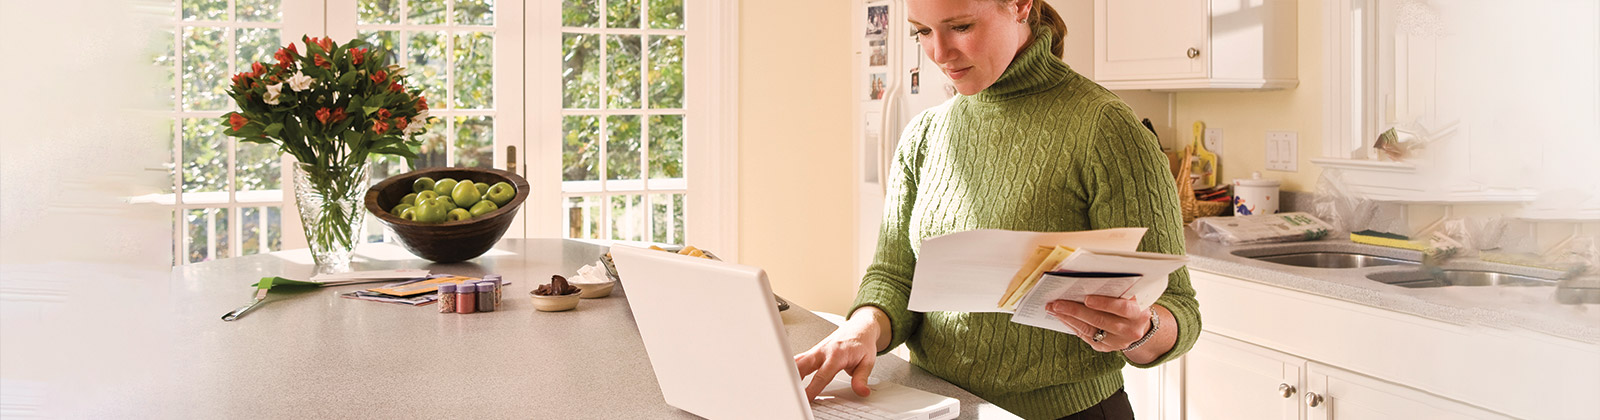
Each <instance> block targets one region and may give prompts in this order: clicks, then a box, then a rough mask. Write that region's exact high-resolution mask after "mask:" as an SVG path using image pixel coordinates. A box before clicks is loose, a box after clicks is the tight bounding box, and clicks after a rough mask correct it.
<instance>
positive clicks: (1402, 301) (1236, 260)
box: [1186, 230, 1600, 344]
mask: <svg viewBox="0 0 1600 420" xmlns="http://www.w3.org/2000/svg"><path fill="white" fill-rule="evenodd" d="M1186 239H1187V243H1188V253H1189V257H1190V261H1189V268H1190V269H1192V270H1200V271H1206V272H1211V273H1216V274H1221V275H1225V276H1229V277H1234V278H1239V279H1244V280H1249V281H1254V282H1259V283H1263V284H1269V285H1273V286H1278V287H1283V288H1286V289H1291V290H1297V291H1302V292H1306V293H1310V294H1314V295H1319V296H1326V297H1330V298H1335V299H1340V300H1345V301H1349V302H1354V303H1359V304H1362V305H1367V306H1371V307H1375V308H1380V309H1386V310H1390V311H1395V312H1401V313H1406V314H1412V315H1417V316H1421V317H1425V318H1430V319H1435V320H1439V321H1444V322H1449V323H1454V324H1463V325H1481V326H1487V327H1492V328H1500V329H1508V330H1531V331H1538V332H1542V333H1546V334H1550V335H1555V336H1559V337H1565V338H1569V339H1573V340H1577V341H1581V342H1586V343H1590V344H1600V304H1584V305H1571V304H1560V303H1557V302H1556V301H1555V297H1554V293H1555V288H1554V287H1549V286H1544V287H1515V286H1483V287H1460V286H1456V287H1438V288H1416V289H1410V288H1404V287H1399V286H1392V285H1388V284H1383V283H1380V282H1377V281H1373V280H1370V279H1368V278H1367V275H1369V274H1373V273H1378V272H1391V271H1411V270H1416V268H1414V267H1405V266H1380V267H1365V268H1355V269H1326V268H1308V267H1295V266H1289V265H1282V264H1276V263H1270V262H1265V261H1258V260H1253V259H1250V258H1246V257H1241V256H1238V255H1234V253H1235V252H1239V253H1240V254H1244V255H1276V254H1284V253H1292V252H1303V251H1307V250H1309V248H1310V247H1317V248H1320V249H1324V250H1332V251H1350V252H1360V253H1367V254H1372V255H1379V256H1388V257H1396V258H1402V259H1408V260H1418V259H1420V258H1421V255H1422V254H1421V253H1420V252H1417V251H1410V250H1403V249H1392V248H1383V247H1375V246H1369V245H1363V244H1356V243H1352V242H1350V241H1349V240H1348V238H1347V237H1341V238H1330V239H1325V240H1322V241H1315V242H1295V243H1283V244H1261V245H1241V246H1228V245H1223V244H1221V243H1218V242H1212V241H1207V240H1203V239H1201V238H1200V237H1199V236H1198V235H1197V234H1196V233H1195V232H1194V231H1193V230H1189V231H1188V235H1187V238H1186ZM1330 247H1331V248H1330ZM1447 268H1462V269H1490V270H1495V269H1499V270H1509V271H1512V272H1520V273H1519V274H1529V275H1541V274H1543V275H1545V276H1548V275H1549V273H1548V272H1542V271H1541V270H1537V269H1530V268H1522V267H1515V266H1505V265H1497V264H1488V263H1482V262H1452V263H1450V264H1449V265H1447ZM1198 292H1199V293H1200V296H1199V298H1200V302H1201V307H1202V308H1204V307H1205V291H1204V290H1200V291H1198ZM1202 310H1203V309H1202Z"/></svg>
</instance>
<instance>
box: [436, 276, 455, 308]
mask: <svg viewBox="0 0 1600 420" xmlns="http://www.w3.org/2000/svg"><path fill="white" fill-rule="evenodd" d="M455 312H456V285H455V284H454V283H445V284H441V285H439V313H441V314H453V313H455Z"/></svg>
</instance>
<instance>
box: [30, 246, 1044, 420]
mask: <svg viewBox="0 0 1600 420" xmlns="http://www.w3.org/2000/svg"><path fill="white" fill-rule="evenodd" d="M604 252H605V248H604V247H602V246H598V245H593V244H588V243H584V242H579V241H570V240H558V239H507V240H502V241H501V242H500V243H499V244H497V245H496V246H495V248H494V249H492V250H490V251H489V253H488V254H486V255H484V256H482V257H479V258H477V259H474V260H471V261H469V262H463V263H454V264H432V263H430V262H428V261H424V260H421V259H418V258H416V257H414V256H412V255H411V254H409V253H407V252H406V251H404V250H402V249H400V248H399V247H398V246H395V245H391V244H366V245H362V246H361V247H360V248H359V249H358V250H357V252H356V254H357V256H356V262H355V263H354V264H353V268H354V269H356V270H375V269H395V268H426V269H429V270H432V271H433V272H434V273H436V274H439V273H448V274H459V275H467V276H473V277H477V276H481V275H483V274H486V273H499V274H502V275H503V276H504V277H505V279H507V280H508V281H511V282H512V284H510V285H508V286H506V290H505V293H504V299H503V301H502V303H501V306H500V307H499V308H497V310H496V311H494V312H489V313H476V314H440V313H438V309H437V306H433V305H428V306H423V307H411V306H407V305H400V304H390V303H381V302H370V301H360V300H353V299H345V298H341V297H338V296H337V294H338V293H340V292H346V291H351V290H358V289H362V288H368V287H373V286H374V285H373V284H367V285H347V286H335V287H328V288H320V289H309V290H306V289H302V290H299V291H274V292H273V293H271V295H270V296H269V297H268V298H267V301H266V302H264V303H263V304H262V305H261V306H259V307H258V308H256V309H255V310H254V311H252V312H250V313H248V314H246V315H245V316H243V317H241V318H239V319H238V320H237V321H234V322H223V321H222V320H220V319H219V318H220V317H221V316H222V314H223V313H225V312H228V311H230V310H233V309H235V308H238V307H240V306H241V305H244V304H245V303H248V302H249V300H250V298H251V296H252V294H253V291H254V289H253V288H251V287H250V286H249V285H250V284H252V283H253V282H255V280H256V279H258V278H260V277H262V276H269V275H278V276H283V277H287V278H296V279H304V278H307V277H309V275H310V273H311V272H312V269H313V267H312V265H310V255H309V253H308V252H307V251H306V250H294V251H283V252H275V253H271V254H263V255H253V256H246V257H238V258H228V259H223V260H218V261H211V262H204V263H198V264H191V265H185V266H181V267H175V268H173V270H172V273H171V275H170V277H169V278H167V279H165V280H162V279H155V280H154V281H155V282H157V283H158V284H162V285H163V286H165V287H162V286H155V287H152V284H150V283H142V284H134V282H130V281H129V280H128V279H126V278H119V277H118V276H116V275H115V274H114V272H111V271H109V270H107V269H106V268H104V267H88V268H83V269H82V271H81V272H80V273H79V274H78V275H81V277H73V279H74V280H73V283H74V286H73V287H72V290H69V291H67V292H66V295H67V296H69V297H71V299H68V300H67V301H66V302H64V303H63V304H62V305H61V307H60V309H53V307H41V309H39V310H38V311H34V310H32V309H29V308H23V307H21V306H15V305H13V307H12V308H8V312H7V313H8V317H7V319H6V320H5V328H6V329H7V336H6V337H7V341H9V343H7V345H6V350H7V351H6V354H5V355H4V359H5V364H4V367H5V369H4V372H3V373H4V375H0V380H3V382H4V385H5V388H6V389H5V392H3V393H5V394H8V395H7V398H6V403H5V404H4V405H5V406H6V409H7V410H6V412H7V413H10V414H17V415H24V414H27V413H29V412H35V413H37V414H42V415H44V416H45V417H69V418H258V417H271V418H365V417H372V418H456V417H479V418H529V417H534V418H597V417H605V418H696V417H695V416H693V415H691V414H689V413H687V412H684V411H680V410H677V409H675V408H672V407H671V406H668V405H667V404H666V402H665V401H664V400H663V399H662V396H661V392H660V389H659V388H658V385H657V382H656V379H655V375H654V373H653V371H652V370H651V367H650V361H649V359H648V358H647V356H646V354H645V350H644V344H643V342H642V341H641V340H640V337H639V333H638V330H637V327H636V326H635V324H634V321H633V314H632V312H631V311H629V310H628V301H627V290H626V287H625V285H622V284H619V285H618V287H617V288H616V289H615V291H614V292H613V293H612V295H611V296H610V297H606V298H601V299H585V300H583V301H582V302H581V303H580V304H579V305H578V307H577V309H575V310H572V311H567V312H537V311H535V310H534V309H533V307H532V305H531V303H530V302H529V299H530V298H529V297H528V292H529V291H530V290H532V289H533V288H534V287H536V286H537V285H538V284H540V283H544V282H548V281H549V278H550V275H551V274H558V273H559V274H567V275H570V274H571V273H573V272H575V271H576V269H577V268H578V267H579V266H581V265H584V264H589V263H593V262H595V261H596V259H598V258H599V256H600V255H601V254H602V253H604ZM91 273H93V274H91ZM75 276H76V275H75ZM79 292H83V293H81V294H80V293H79ZM12 312H17V313H16V314H14V315H15V316H12V315H13V314H12ZM24 312H27V313H24ZM41 314H42V315H41ZM781 316H782V319H783V324H784V327H785V328H786V329H787V331H788V333H789V345H790V348H791V350H792V351H793V352H794V353H799V352H800V351H803V350H805V349H807V348H809V347H810V346H812V345H813V344H815V343H816V342H818V341H820V340H821V339H822V338H824V337H825V336H827V335H828V334H829V333H831V332H832V331H833V330H834V329H835V328H836V327H835V326H834V324H832V323H829V322H827V321H826V320H823V319H822V318H820V317H818V316H816V315H815V314H812V313H811V312H809V311H807V310H805V309H804V308H802V307H800V306H799V305H794V304H791V307H790V309H789V310H786V311H783V312H781ZM873 376H874V377H876V378H878V379H881V380H887V381H892V382H897V383H901V384H904V385H907V386H910V387H913V388H919V389H923V390H927V391H930V392H934V393H938V394H942V395H947V396H951V397H955V398H957V399H959V400H961V411H962V415H961V418H980V417H985V418H1014V416H1011V415H1009V413H1006V412H1005V411H1004V410H1001V409H999V408H998V407H995V406H994V405H992V404H989V403H987V402H985V401H983V400H982V399H980V398H978V397H976V396H974V395H972V394H971V393H968V392H966V391H965V390H962V389H961V388H959V387H956V386H955V385H952V384H950V383H948V382H945V381H943V380H941V379H939V378H937V377H934V376H933V375H931V374H928V373H927V372H925V371H923V370H921V369H920V368H916V367H914V366H911V365H910V364H909V363H907V362H906V361H905V360H903V359H900V358H898V357H894V356H892V355H886V356H883V357H880V358H878V362H877V365H876V369H875V370H874V372H873Z"/></svg>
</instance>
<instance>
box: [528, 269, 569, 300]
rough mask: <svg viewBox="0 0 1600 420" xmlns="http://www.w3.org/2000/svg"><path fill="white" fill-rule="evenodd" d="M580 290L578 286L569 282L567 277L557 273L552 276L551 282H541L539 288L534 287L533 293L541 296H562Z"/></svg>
mask: <svg viewBox="0 0 1600 420" xmlns="http://www.w3.org/2000/svg"><path fill="white" fill-rule="evenodd" d="M578 292H579V290H578V287H577V286H573V285H571V284H568V283H567V278H566V277H561V275H560V274H557V275H553V276H550V284H541V285H539V288H538V289H534V291H533V294H536V295H539V296H561V295H570V294H573V293H578Z"/></svg>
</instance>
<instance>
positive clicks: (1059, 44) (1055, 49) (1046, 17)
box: [999, 0, 1067, 58]
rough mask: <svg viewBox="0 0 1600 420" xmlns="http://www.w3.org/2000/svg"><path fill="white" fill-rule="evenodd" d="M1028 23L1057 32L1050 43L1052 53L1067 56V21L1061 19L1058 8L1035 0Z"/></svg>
mask: <svg viewBox="0 0 1600 420" xmlns="http://www.w3.org/2000/svg"><path fill="white" fill-rule="evenodd" d="M999 1H1000V3H1012V2H1015V1H1017V0H999ZM1028 25H1030V26H1033V25H1044V26H1046V27H1049V28H1050V30H1051V31H1053V32H1055V35H1056V36H1055V41H1053V42H1052V43H1051V44H1050V53H1051V54H1055V55H1056V58H1066V55H1065V54H1066V49H1065V46H1064V44H1063V41H1062V40H1063V39H1065V38H1066V37H1067V23H1066V22H1062V21H1061V14H1060V13H1056V8H1054V7H1050V3H1045V1H1044V0H1033V9H1032V10H1031V11H1029V12H1028Z"/></svg>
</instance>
